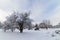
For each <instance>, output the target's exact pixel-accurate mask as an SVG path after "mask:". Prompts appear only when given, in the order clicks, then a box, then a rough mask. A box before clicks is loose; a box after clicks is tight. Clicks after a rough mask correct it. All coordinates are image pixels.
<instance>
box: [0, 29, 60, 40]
mask: <svg viewBox="0 0 60 40" xmlns="http://www.w3.org/2000/svg"><path fill="white" fill-rule="evenodd" d="M55 30H57V29H48V30H46V29H40V30H39V31H35V30H24V32H23V33H19V32H18V31H15V32H11V31H7V32H3V31H2V30H0V40H60V34H56V33H55ZM52 35H54V36H52Z"/></svg>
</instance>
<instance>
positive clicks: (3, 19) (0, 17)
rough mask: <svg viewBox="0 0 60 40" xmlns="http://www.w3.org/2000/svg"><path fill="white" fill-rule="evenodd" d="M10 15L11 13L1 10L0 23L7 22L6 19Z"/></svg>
mask: <svg viewBox="0 0 60 40" xmlns="http://www.w3.org/2000/svg"><path fill="white" fill-rule="evenodd" d="M8 15H10V13H8V12H6V11H4V10H1V9H0V21H1V22H3V21H5V20H6V19H5V17H6V16H8Z"/></svg>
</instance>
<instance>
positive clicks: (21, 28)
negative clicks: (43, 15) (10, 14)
mask: <svg viewBox="0 0 60 40" xmlns="http://www.w3.org/2000/svg"><path fill="white" fill-rule="evenodd" d="M19 31H20V33H22V32H23V23H20V25H19Z"/></svg>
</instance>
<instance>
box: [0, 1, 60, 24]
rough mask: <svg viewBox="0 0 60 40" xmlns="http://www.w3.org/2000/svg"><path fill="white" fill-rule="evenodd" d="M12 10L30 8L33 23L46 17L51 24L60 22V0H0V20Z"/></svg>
mask: <svg viewBox="0 0 60 40" xmlns="http://www.w3.org/2000/svg"><path fill="white" fill-rule="evenodd" d="M13 10H15V11H19V12H25V11H29V10H30V11H31V18H32V19H34V21H35V23H39V22H41V21H42V20H46V19H47V20H50V21H51V23H52V24H53V25H56V24H58V23H59V22H60V0H0V21H4V20H5V17H6V16H7V15H9V14H10V13H11V12H12V11H13Z"/></svg>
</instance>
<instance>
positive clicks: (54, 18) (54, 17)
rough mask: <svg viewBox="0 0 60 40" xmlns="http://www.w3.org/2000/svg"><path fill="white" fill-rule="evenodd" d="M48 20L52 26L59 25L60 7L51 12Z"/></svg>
mask: <svg viewBox="0 0 60 40" xmlns="http://www.w3.org/2000/svg"><path fill="white" fill-rule="evenodd" d="M50 20H51V22H52V24H53V25H57V24H58V23H60V6H58V7H57V8H56V9H55V10H54V11H53V12H52V16H50Z"/></svg>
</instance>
